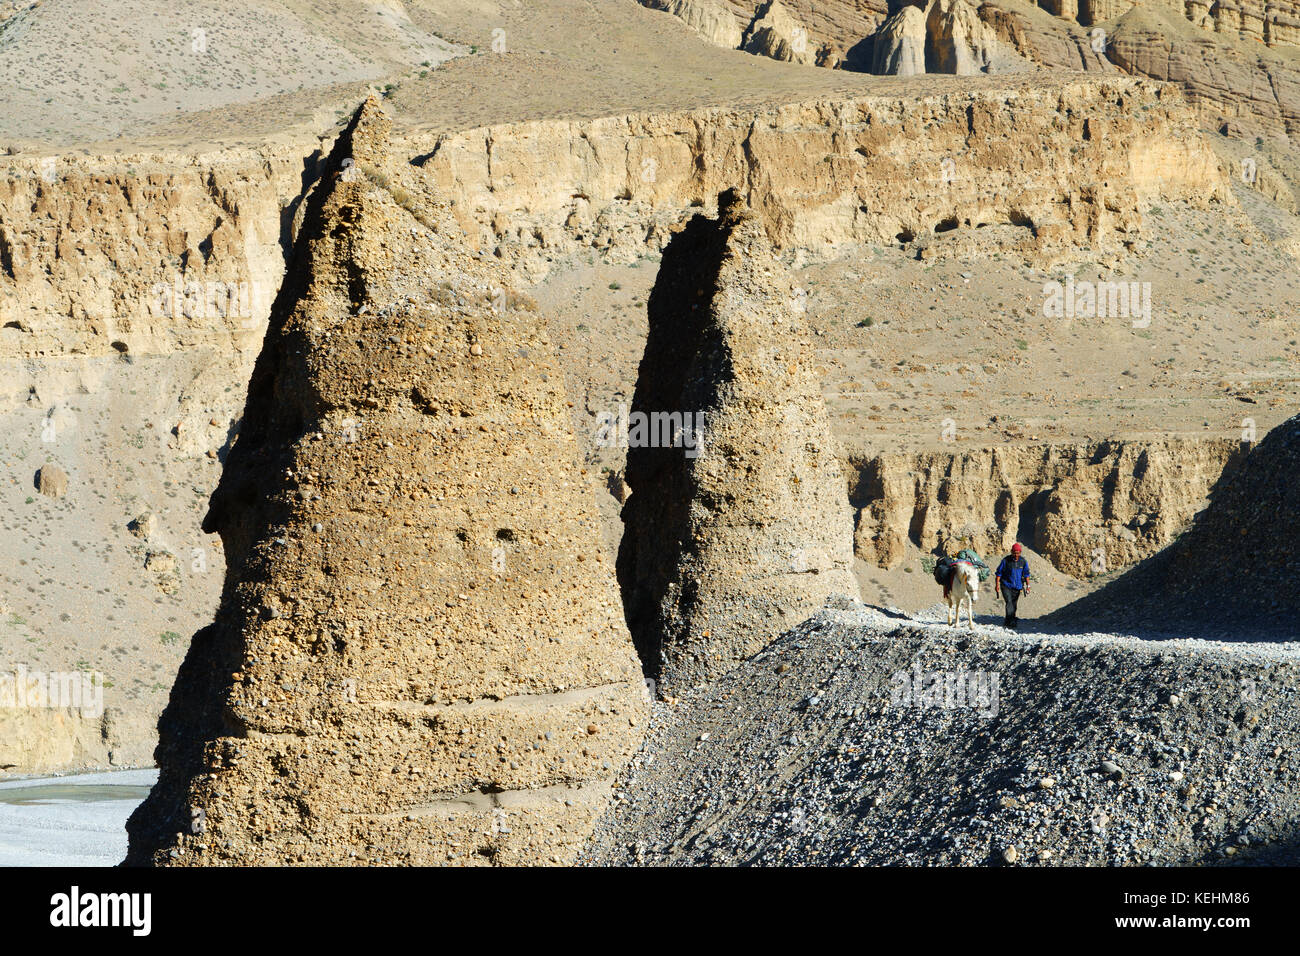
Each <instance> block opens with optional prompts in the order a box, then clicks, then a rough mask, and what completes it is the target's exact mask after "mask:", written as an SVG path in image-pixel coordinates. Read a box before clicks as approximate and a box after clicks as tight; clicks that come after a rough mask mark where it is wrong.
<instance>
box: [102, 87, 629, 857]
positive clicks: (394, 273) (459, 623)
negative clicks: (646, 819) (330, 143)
mask: <svg viewBox="0 0 1300 956" xmlns="http://www.w3.org/2000/svg"><path fill="white" fill-rule="evenodd" d="M386 139H387V119H386V117H385V116H384V115H383V113H382V110H381V109H380V108H379V107H378V105H377V103H376V102H375V101H373V100H372V101H369V102H368V103H367V104H366V105H365V106H364V107H363V108H362V110H361V111H360V112H359V113H358V115H357V117H356V119H354V121H353V125H352V126H351V127H350V128H349V130H348V131H347V132H346V133H345V134H344V135H343V136H342V137H341V138H340V140H339V142H338V143H337V144H336V146H335V150H334V154H333V156H332V157H331V159H330V161H329V166H328V170H327V173H326V175H325V178H324V180H323V181H322V183H321V184H320V185H319V186H318V188H317V190H316V192H315V194H314V195H313V196H312V197H311V199H310V200H309V208H308V209H307V212H306V215H305V218H304V225H303V234H302V237H301V238H300V239H299V242H298V246H297V249H296V251H295V261H294V263H293V265H292V266H291V268H290V270H289V272H288V277H287V280H286V284H285V286H284V287H283V289H282V290H281V293H280V296H279V298H278V300H277V301H276V303H275V305H274V306H273V309H272V318H271V326H270V330H269V332H268V334H267V338H266V341H265V343H264V346H263V350H262V354H261V356H260V357H259V360H258V363H257V367H256V369H255V371H254V374H253V378H252V381H251V384H250V386H249V394H248V401H247V406H246V409H245V414H244V419H243V430H242V433H241V434H240V436H239V438H238V441H237V443H236V445H235V447H234V449H233V450H232V452H231V455H230V458H229V460H228V461H227V465H226V469H225V472H224V474H223V476H222V480H221V483H220V485H219V486H218V488H217V491H216V492H215V493H214V495H213V497H212V502H211V507H210V510H209V512H208V515H207V518H206V519H205V522H204V529H205V530H206V531H209V532H213V531H215V532H219V533H220V534H221V537H222V542H223V545H224V547H225V551H226V561H227V568H228V569H229V570H228V573H227V578H226V583H225V588H224V592H223V596H222V602H221V606H220V608H219V610H218V612H217V616H216V620H215V622H214V623H213V624H212V625H210V626H209V627H206V628H204V629H203V630H201V631H199V632H198V634H196V635H195V637H194V639H193V643H192V645H191V647H190V650H189V654H188V655H187V657H186V660H185V662H184V664H183V665H182V667H181V670H180V674H179V676H178V679H177V681H176V684H175V687H174V689H173V691H172V696H171V702H170V704H169V706H168V707H167V709H166V711H165V712H164V714H163V716H162V719H161V721H160V742H159V746H158V750H157V762H158V765H159V769H160V778H159V782H158V785H157V786H156V787H155V788H154V790H153V792H152V793H151V794H150V796H149V798H148V800H146V801H145V803H144V804H143V805H142V806H141V807H140V808H139V809H138V810H137V811H136V812H135V813H134V814H133V815H132V817H131V820H130V822H129V824H128V830H129V832H130V849H129V852H128V857H127V862H128V863H134V864H146V863H154V864H172V865H186V864H194V865H211V864H222V863H228V864H283V863H313V864H323V863H367V862H371V863H403V864H437V863H453V864H459V863H489V862H492V863H548V862H561V863H562V862H566V861H567V860H568V859H569V858H570V857H571V855H572V852H573V847H574V846H576V845H577V844H579V843H580V842H581V841H582V840H583V839H584V838H585V836H586V834H587V832H588V831H589V829H590V826H591V824H592V821H593V819H594V817H595V816H596V815H597V814H598V813H599V812H600V810H601V809H602V807H603V805H604V803H605V801H606V799H607V797H608V794H609V792H610V788H611V783H610V782H611V780H612V778H613V777H614V775H615V774H616V773H617V772H618V770H619V768H620V767H621V766H622V765H623V763H624V762H625V761H626V760H627V758H628V757H629V755H630V754H631V753H632V751H633V750H634V749H635V748H636V746H637V745H638V743H639V741H640V738H641V735H642V733H643V730H642V725H643V722H644V718H645V715H646V713H647V709H646V708H647V704H646V692H645V688H644V684H643V683H642V679H641V675H640V673H639V667H638V665H637V661H636V657H635V654H634V651H633V648H632V644H631V641H630V638H629V635H628V631H627V628H626V625H625V624H624V621H623V618H622V614H621V608H620V606H619V601H618V593H617V590H616V586H615V581H614V574H613V569H612V568H611V567H610V566H609V562H608V559H607V558H605V557H604V556H603V554H602V550H601V548H600V547H599V544H598V534H599V533H598V529H597V513H596V509H595V503H594V500H593V499H592V498H591V492H590V485H589V483H588V481H587V479H586V478H585V477H584V475H583V474H582V472H581V470H580V466H579V464H578V458H577V449H576V444H575V442H574V438H573V434H572V431H571V428H570V425H569V424H568V418H567V415H566V412H565V404H566V403H565V394H564V390H563V376H562V373H561V371H560V369H559V368H558V366H557V364H556V360H555V357H554V354H553V349H552V346H551V343H550V342H549V340H548V339H547V337H546V334H545V331H544V324H543V322H542V319H541V317H540V316H538V315H537V314H536V313H535V311H532V310H531V309H530V305H531V303H530V301H529V300H527V299H525V298H524V297H521V296H519V295H517V294H516V293H514V292H513V291H511V290H509V289H508V288H502V287H500V285H499V284H498V282H499V280H498V277H497V273H496V272H495V269H494V267H491V266H488V265H486V264H484V263H480V262H479V261H476V260H475V259H474V258H473V257H472V256H470V255H468V254H467V253H465V252H464V251H462V250H463V246H462V245H461V242H460V233H459V229H457V228H456V227H455V226H454V225H451V226H449V224H448V223H449V219H448V218H446V215H445V209H443V208H442V206H441V205H440V203H439V201H438V200H437V198H436V197H434V196H432V195H431V194H430V192H429V190H428V188H427V185H426V184H425V182H424V181H423V179H422V178H421V176H420V175H419V173H418V171H416V170H414V169H413V168H411V167H409V166H406V165H405V164H404V163H400V162H390V161H389V160H388V153H387V149H386Z"/></svg>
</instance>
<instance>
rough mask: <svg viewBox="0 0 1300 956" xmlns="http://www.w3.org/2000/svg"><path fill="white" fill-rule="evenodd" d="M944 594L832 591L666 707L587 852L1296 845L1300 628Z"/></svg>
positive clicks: (1265, 856)
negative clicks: (1018, 622)
mask: <svg viewBox="0 0 1300 956" xmlns="http://www.w3.org/2000/svg"><path fill="white" fill-rule="evenodd" d="M941 613H942V612H941V611H940V609H939V607H938V606H935V607H933V608H930V609H927V610H926V611H924V612H921V613H920V614H918V615H915V616H914V617H909V616H908V615H906V614H904V613H903V612H901V611H898V610H896V609H885V608H877V607H871V606H867V605H862V604H856V603H854V602H852V601H850V600H849V599H832V600H831V601H830V602H828V605H827V607H826V608H825V609H824V610H822V611H821V612H820V613H819V614H818V615H816V616H815V617H813V618H811V619H810V620H808V621H806V622H804V623H803V624H801V625H799V626H798V627H795V628H794V629H792V630H790V631H789V632H788V633H786V634H784V635H783V636H781V637H780V638H779V639H777V640H776V641H775V642H773V643H772V644H771V645H769V646H768V647H767V648H765V649H764V650H763V651H761V652H759V653H758V654H756V655H754V656H753V657H751V658H750V659H748V660H746V661H745V662H743V663H742V664H740V665H739V666H738V667H736V668H735V669H734V670H732V671H730V672H729V673H728V674H726V675H725V676H724V677H722V678H720V679H719V680H717V681H715V682H714V683H712V684H709V685H706V686H702V687H697V688H695V689H694V690H693V691H691V692H690V693H689V694H687V695H686V696H684V697H683V698H681V699H680V700H672V699H669V700H667V701H664V702H660V703H658V704H656V710H655V714H654V718H653V723H652V728H651V733H650V737H649V739H648V741H647V743H646V746H645V747H644V749H643V750H642V752H641V753H640V754H639V755H638V757H637V758H636V759H635V760H634V762H633V764H632V765H631V768H630V770H629V773H628V775H627V777H626V779H625V780H624V781H623V783H622V785H621V786H620V788H619V791H618V795H617V797H616V801H615V804H614V806H613V808H612V809H611V810H610V811H609V812H608V813H607V814H606V816H605V818H604V819H603V820H602V821H601V824H600V826H599V827H598V829H597V831H596V833H595V835H594V837H593V839H592V841H591V843H590V844H589V845H588V847H587V850H586V852H585V853H584V862H588V863H595V864H613V865H622V864H645V865H718V864H723V865H743V864H756V865H1018V866H1023V865H1043V864H1047V865H1062V864H1063V865H1138V864H1154V865H1177V864H1184V865H1195V864H1211V865H1224V864H1237V863H1253V864H1276V863H1287V864H1294V863H1296V862H1300V849H1298V848H1300V834H1297V820H1298V819H1300V806H1298V800H1297V798H1298V797H1300V778H1298V776H1297V773H1298V767H1297V762H1296V747H1295V744H1296V740H1297V734H1298V733H1300V709H1298V708H1297V697H1298V696H1300V679H1298V678H1300V644H1297V643H1294V642H1260V643H1233V644H1224V643H1218V642H1210V641H1205V640H1200V639H1196V638H1190V637H1185V636H1178V635H1177V634H1161V635H1140V636H1138V635H1116V634H1107V633H1085V634H1074V635H1065V634H1059V633H1055V634H1054V633H1048V632H1046V631H1043V630H1034V629H1031V628H1041V627H1042V625H1040V624H1038V623H1037V622H1026V623H1025V625H1024V626H1025V627H1026V629H1025V630H1021V631H1019V632H1015V633H1012V632H1010V631H1007V630H1005V629H1003V628H1002V627H1001V626H1000V625H996V624H993V623H984V622H981V621H980V620H979V618H978V617H977V623H976V626H975V627H974V628H973V629H972V628H969V627H962V628H952V627H949V626H947V625H946V624H944V623H942V621H941V619H940V617H939V615H940V614H941ZM985 621H990V622H991V621H992V619H991V618H987V617H986V618H985ZM1151 636H1159V637H1161V638H1163V639H1162V640H1159V641H1153V640H1149V639H1147V638H1148V637H1151ZM918 671H919V682H918ZM936 672H938V673H939V674H942V675H946V677H947V680H946V681H943V680H942V679H941V682H940V683H938V684H936V683H935V679H934V678H933V677H932V676H930V675H933V674H935V673H936ZM959 678H963V680H962V681H961V683H962V691H961V692H958V690H957V684H958V679H959ZM934 686H938V687H940V688H942V689H941V690H939V691H937V692H934V691H932V690H931V688H932V687H934ZM911 691H916V692H915V693H910V692H911Z"/></svg>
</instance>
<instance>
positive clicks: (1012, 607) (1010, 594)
mask: <svg viewBox="0 0 1300 956" xmlns="http://www.w3.org/2000/svg"><path fill="white" fill-rule="evenodd" d="M1002 600H1004V601H1006V602H1007V619H1006V620H1005V621H1004V622H1003V623H1004V624H1005V625H1006V626H1007V627H1015V626H1016V625H1017V624H1018V623H1019V622H1020V619H1019V618H1017V617H1016V602H1017V601H1019V600H1020V589H1019V588H1009V587H1007V586H1006V585H1005V584H1004V585H1002Z"/></svg>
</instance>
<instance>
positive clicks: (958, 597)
mask: <svg viewBox="0 0 1300 956" xmlns="http://www.w3.org/2000/svg"><path fill="white" fill-rule="evenodd" d="M979 598H980V573H979V569H978V568H977V567H975V565H973V564H971V563H970V562H969V561H958V562H957V566H956V567H955V568H953V571H952V580H951V581H950V582H949V584H948V590H947V593H946V594H944V600H945V601H947V602H948V623H949V624H952V625H954V626H960V625H961V602H962V601H965V602H966V614H967V617H968V619H969V620H970V626H971V627H974V626H975V602H976V601H978V600H979Z"/></svg>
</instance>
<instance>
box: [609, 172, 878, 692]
mask: <svg viewBox="0 0 1300 956" xmlns="http://www.w3.org/2000/svg"><path fill="white" fill-rule="evenodd" d="M719 209H720V212H719V215H718V218H717V219H716V220H711V219H708V218H706V217H704V216H697V217H695V218H694V219H692V220H691V221H690V222H689V223H688V224H687V225H686V227H685V229H684V230H683V231H682V232H681V234H680V235H679V236H677V237H676V238H675V239H674V240H673V241H672V242H671V243H669V245H668V247H667V248H666V249H665V251H664V257H663V264H662V266H661V269H660V273H659V277H658V279H657V281H656V282H655V287H654V290H653V292H652V293H651V296H650V302H649V318H650V331H649V337H648V339H647V342H646V351H645V356H644V358H643V359H642V361H641V368H640V373H639V377H638V380H637V387H636V393H635V396H634V398H633V402H632V410H631V413H630V415H629V418H634V417H636V416H644V417H643V418H642V419H641V421H642V422H647V421H648V422H649V423H650V425H649V427H648V428H647V430H646V433H645V435H644V440H643V441H640V442H638V441H637V440H636V438H635V436H629V440H628V445H629V448H628V464H627V482H628V484H629V485H630V486H631V489H632V493H631V497H630V498H629V499H628V501H627V504H626V505H625V506H624V509H623V521H624V534H623V541H622V544H621V546H620V550H619V558H618V572H619V582H620V584H621V585H622V587H623V599H624V605H625V607H626V610H627V616H628V623H629V625H630V626H631V628H632V634H633V638H634V639H635V640H636V642H637V646H638V649H639V650H640V651H641V655H642V659H643V661H645V663H646V668H647V672H648V673H649V674H650V676H652V677H654V678H656V679H657V680H658V681H660V683H661V684H662V685H663V687H664V688H666V689H667V690H668V691H669V692H676V691H678V690H681V689H684V688H688V687H690V686H692V685H693V684H695V683H697V682H699V681H702V680H707V679H709V678H711V677H713V676H716V675H717V674H719V673H722V672H724V671H725V670H727V669H729V668H730V667H731V666H732V665H734V664H735V663H736V662H737V661H739V660H740V659H742V658H744V657H746V656H748V655H749V654H752V653H753V652H754V651H756V650H758V649H759V648H760V647H762V646H763V644H765V643H766V642H767V641H768V640H770V639H771V638H772V636H773V635H775V634H779V633H781V632H783V631H785V630H787V629H788V628H789V627H791V626H793V625H794V624H797V623H799V622H800V621H801V620H803V619H804V618H806V617H808V616H809V615H811V614H812V613H813V612H814V611H815V610H816V609H817V608H819V607H820V606H821V605H822V603H823V602H824V600H825V599H826V597H828V596H829V595H831V594H846V595H856V594H857V593H858V591H857V584H856V582H855V581H854V578H853V575H852V572H851V567H852V561H853V541H852V533H851V528H850V525H851V518H850V513H849V505H848V495H847V486H846V484H845V481H844V478H843V474H842V472H841V470H840V464H839V461H838V459H837V456H836V451H837V448H836V444H835V440H834V438H833V437H832V435H831V430H830V423H829V418H828V415H827V413H826V405H825V401H824V400H823V398H822V395H821V391H820V388H819V383H818V379H817V375H816V372H815V370H814V367H813V348H812V342H811V335H810V334H809V332H808V328H807V325H806V324H805V323H804V320H803V318H802V315H801V310H802V296H801V295H800V292H799V290H797V289H795V288H794V286H793V283H792V281H791V279H790V277H789V274H788V273H786V272H785V270H784V269H783V268H782V267H781V266H780V265H779V264H778V262H777V261H776V259H775V257H774V255H773V253H772V249H771V245H770V243H769V241H768V239H767V236H766V233H765V232H764V230H763V227H762V225H761V223H760V222H759V220H758V219H757V217H755V216H753V215H751V214H750V213H749V212H748V211H747V210H745V209H744V208H743V206H742V203H741V202H740V200H739V199H738V198H737V196H736V195H735V194H734V193H725V194H723V196H722V197H721V198H720V199H719ZM656 421H658V422H662V423H665V424H662V425H660V426H659V427H655V425H654V423H655V422H656Z"/></svg>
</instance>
